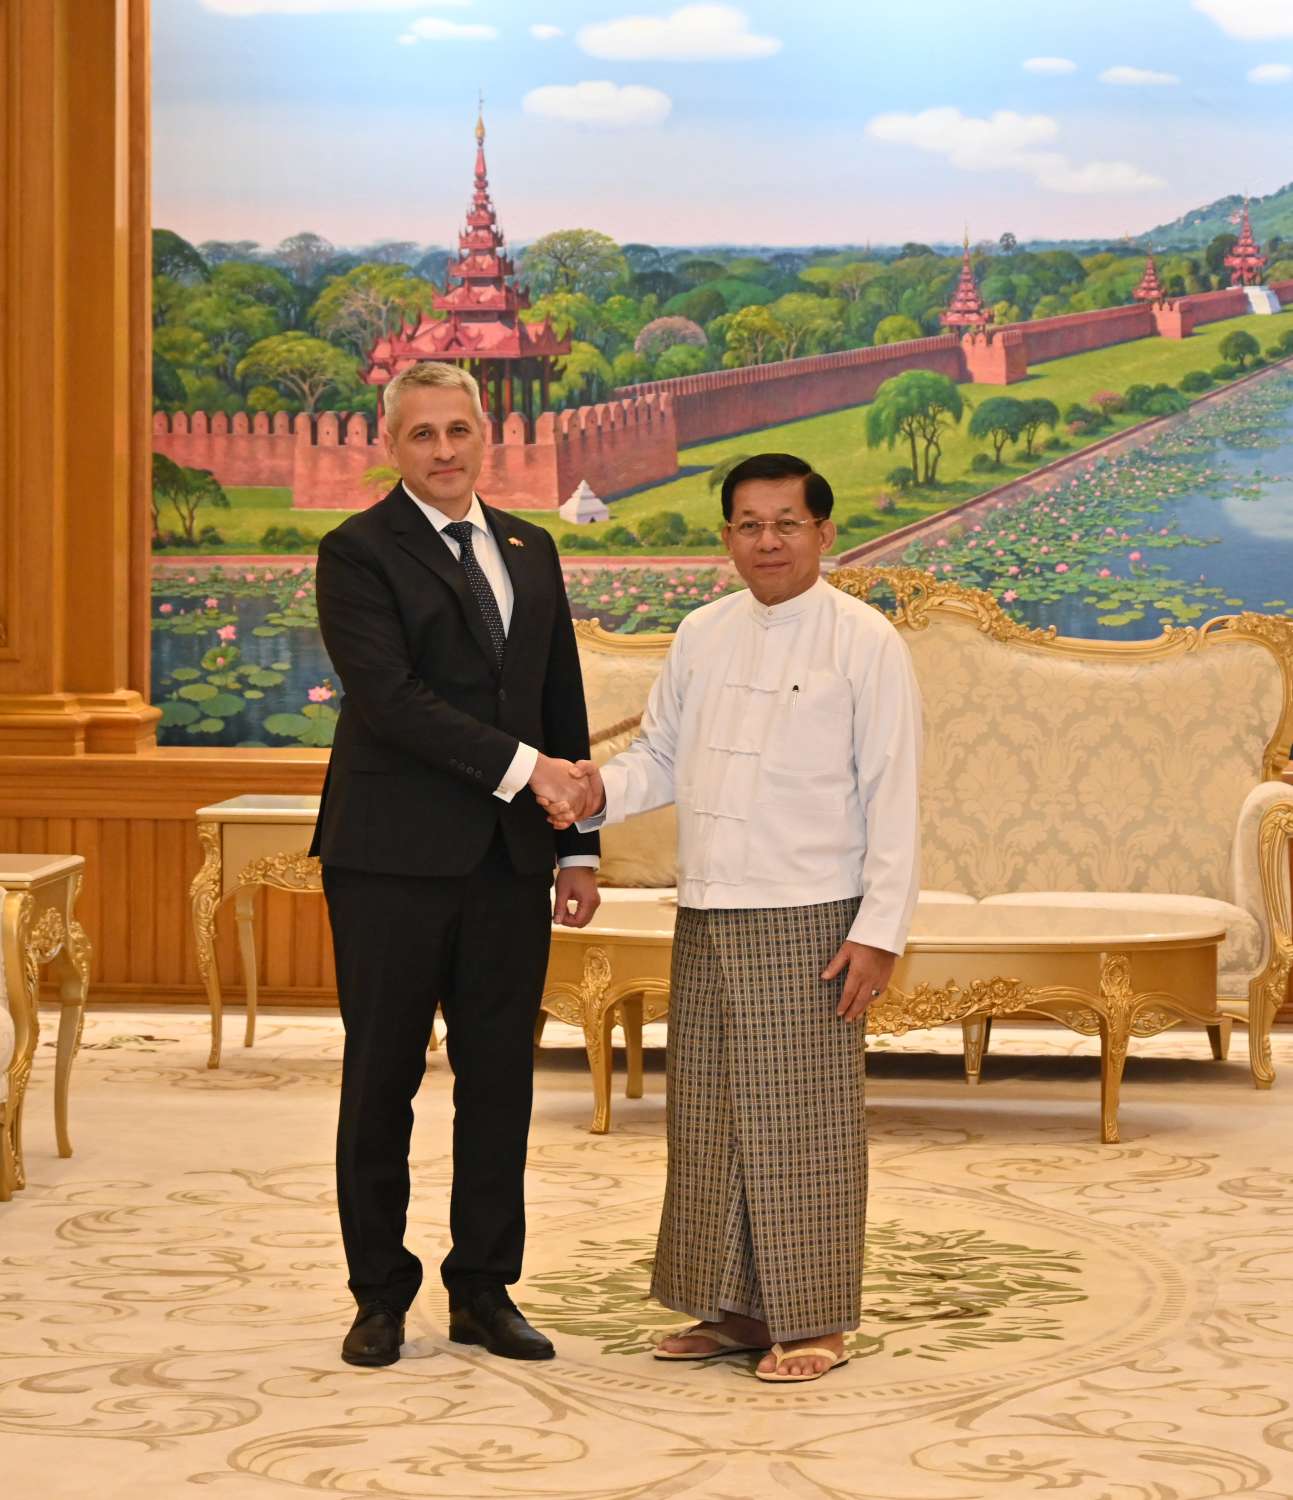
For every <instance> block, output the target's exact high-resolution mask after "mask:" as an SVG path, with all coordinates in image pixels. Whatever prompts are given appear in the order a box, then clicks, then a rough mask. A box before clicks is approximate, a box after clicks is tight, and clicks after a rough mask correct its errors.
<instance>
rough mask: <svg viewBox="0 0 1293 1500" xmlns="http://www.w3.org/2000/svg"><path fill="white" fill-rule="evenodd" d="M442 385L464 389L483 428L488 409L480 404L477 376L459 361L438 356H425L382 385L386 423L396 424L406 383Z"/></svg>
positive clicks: (391, 426) (409, 385)
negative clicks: (446, 359) (450, 362)
mask: <svg viewBox="0 0 1293 1500" xmlns="http://www.w3.org/2000/svg"><path fill="white" fill-rule="evenodd" d="M412 386H439V387H440V388H441V389H447V390H456V391H463V392H464V393H465V394H466V395H467V397H468V398H469V399H470V401H471V405H472V410H473V411H474V412H475V413H476V421H477V422H478V423H479V424H480V426H481V428H482V429H483V428H484V426H485V412H484V409H483V408H482V406H481V404H480V387H479V386H478V385H477V384H476V377H475V376H474V375H472V373H471V372H470V371H469V370H464V369H463V368H462V367H461V366H460V365H451V364H445V363H443V362H441V361H439V360H431V359H424V360H421V361H419V363H417V364H415V365H410V366H409V367H408V369H407V370H401V371H400V373H399V374H398V375H397V376H396V377H395V379H394V380H392V381H389V382H388V383H387V384H386V386H384V387H383V389H382V411H383V412H385V414H386V425H387V426H388V427H390V428H394V427H395V425H396V419H397V417H398V416H399V409H400V397H401V395H402V393H403V392H404V390H405V388H406V387H412Z"/></svg>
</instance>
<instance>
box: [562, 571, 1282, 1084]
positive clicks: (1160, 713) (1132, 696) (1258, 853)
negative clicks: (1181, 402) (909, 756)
mask: <svg viewBox="0 0 1293 1500" xmlns="http://www.w3.org/2000/svg"><path fill="white" fill-rule="evenodd" d="M829 582H830V583H832V584H833V585H834V586H835V587H837V588H842V589H845V590H847V591H848V592H849V593H851V594H853V595H855V596H856V597H858V598H861V599H864V600H866V601H867V602H868V603H871V604H873V605H875V607H878V608H883V609H884V610H885V613H886V614H888V615H889V617H890V618H891V619H892V620H893V621H894V623H895V624H896V625H897V626H898V628H899V629H900V630H901V631H902V632H903V635H904V638H905V639H906V641H907V644H908V645H909V647H910V648H911V653H912V659H913V661H914V663H915V667H916V673H917V676H918V678H919V680H920V685H921V691H922V696H923V700H924V712H925V742H926V749H925V761H924V768H923V775H922V879H921V885H922V900H926V901H942V902H956V903H964V904H974V903H980V902H982V903H988V904H998V903H1002V902H1012V901H1015V902H1023V903H1036V902H1038V901H1044V902H1046V903H1048V904H1059V905H1078V906H1084V907H1088V908H1106V909H1107V908H1122V909H1128V908H1130V909H1134V910H1137V911H1144V912H1146V913H1147V914H1150V915H1152V914H1154V913H1164V912H1171V913H1176V914H1187V915H1194V916H1199V917H1202V918H1208V919H1216V920H1217V921H1218V922H1219V923H1220V924H1221V925H1223V926H1224V927H1225V930H1226V939H1225V941H1224V943H1223V944H1222V946H1221V948H1220V950H1219V963H1218V1008H1219V1010H1220V1012H1221V1014H1222V1016H1223V1017H1225V1018H1227V1019H1226V1021H1224V1022H1223V1025H1222V1026H1220V1027H1212V1028H1210V1031H1211V1033H1212V1043H1213V1050H1214V1053H1215V1055H1217V1056H1218V1057H1224V1055H1225V1050H1226V1044H1227V1041H1228V1036H1229V1023H1230V1021H1231V1020H1234V1021H1240V1022H1242V1023H1244V1024H1246V1025H1247V1027H1248V1035H1249V1059H1250V1065H1251V1069H1252V1075H1253V1081H1254V1083H1255V1084H1256V1085H1257V1087H1259V1088H1268V1087H1269V1086H1270V1085H1271V1083H1272V1082H1273V1080H1274V1076H1275V1075H1274V1069H1273V1067H1272V1064H1271V1049H1270V1033H1271V1027H1272V1025H1273V1023H1274V1020H1275V1016H1276V1013H1277V1012H1278V1010H1279V1008H1280V1006H1281V1005H1282V1004H1283V1003H1284V999H1285V997H1286V995H1287V993H1288V984H1289V976H1290V972H1293V905H1291V901H1290V889H1289V851H1290V847H1293V786H1291V785H1289V784H1287V783H1285V782H1282V781H1280V780H1279V779H1278V778H1279V776H1280V774H1281V772H1282V771H1283V769H1284V768H1285V766H1286V764H1287V755H1288V751H1289V746H1290V742H1291V741H1293V620H1288V619H1283V618H1279V617H1271V616H1265V615H1259V614H1240V615H1230V616H1222V617H1219V618H1217V619H1214V620H1210V621H1208V622H1207V623H1206V624H1204V625H1202V626H1198V627H1194V626H1179V627H1171V628H1169V629H1167V630H1166V631H1165V632H1164V633H1163V634H1161V635H1159V636H1158V637H1157V638H1155V639H1153V640H1148V641H1103V640H1082V639H1077V638H1071V637H1064V636H1060V635H1058V634H1057V633H1056V632H1055V630H1054V628H1053V627H1052V628H1048V629H1045V630H1040V629H1031V628H1028V627H1026V626H1023V625H1020V624H1019V623H1017V622H1016V621H1014V620H1013V619H1012V618H1011V617H1010V616H1009V615H1007V614H1006V612H1005V611H1004V610H1003V609H1002V608H1001V607H1000V605H999V604H998V603H997V602H996V600H995V599H994V598H993V597H992V596H991V595H989V594H986V593H981V592H979V591H977V590H973V589H968V588H964V587H962V586H960V585H957V584H953V583H943V582H939V581H937V580H935V579H934V578H933V577H931V576H930V575H929V574H927V573H925V572H923V571H919V570H915V569H909V568H882V567H875V568H845V569H840V570H838V571H836V572H835V573H833V574H831V575H830V576H829ZM578 635H579V645H580V657H581V663H582V666H583V670H584V678H585V692H586V694H587V697H588V703H589V718H590V724H591V727H592V731H593V740H594V749H593V755H594V758H595V759H596V760H598V761H599V762H602V761H605V760H606V759H608V758H609V757H610V756H611V755H613V754H615V753H616V752H617V751H618V750H620V749H622V748H623V747H624V746H625V745H627V744H628V743H629V742H630V741H631V740H632V738H633V735H634V734H635V733H636V729H637V724H638V721H639V718H640V715H641V712H642V708H643V706H644V705H645V702H646V697H647V694H648V692H649V691H650V687H651V683H652V682H653V681H654V679H655V676H656V674H657V673H658V671H659V668H660V664H661V662H662V661H663V659H664V655H665V653H666V652H667V650H668V646H669V641H670V639H671V638H670V637H669V636H665V635H655V636H618V635H615V634H612V633H609V632H607V631H604V630H602V629H601V627H600V626H599V625H598V624H597V623H596V622H581V623H580V625H579V626H578ZM675 834H676V823H675V820H674V813H673V810H672V808H667V809H662V810H661V811H659V812H655V813H651V814H648V815H647V816H646V817H643V818H639V819H636V820H633V821H632V822H629V823H627V824H624V825H622V826H620V827H616V828H611V829H608V830H606V831H605V833H604V834H603V855H602V877H603V880H604V882H605V883H607V884H610V885H614V886H636V887H647V888H655V889H667V888H669V887H671V886H672V885H673V884H674V881H675V866H674V849H675V843H676V839H675ZM985 1041H986V1027H984V1026H982V1025H978V1026H976V1024H975V1023H973V1022H971V1023H970V1024H969V1025H968V1026H967V1028H966V1042H967V1055H969V1054H971V1053H973V1054H974V1055H975V1062H976V1067H975V1069H974V1072H975V1074H976V1075H977V1061H978V1057H979V1056H980V1055H981V1051H982V1047H983V1045H984V1043H985Z"/></svg>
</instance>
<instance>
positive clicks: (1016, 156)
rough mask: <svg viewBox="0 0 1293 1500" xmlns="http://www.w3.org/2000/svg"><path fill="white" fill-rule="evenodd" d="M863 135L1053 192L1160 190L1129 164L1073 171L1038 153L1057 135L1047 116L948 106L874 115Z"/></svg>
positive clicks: (1058, 156) (1056, 156) (1065, 162)
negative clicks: (1014, 176)
mask: <svg viewBox="0 0 1293 1500" xmlns="http://www.w3.org/2000/svg"><path fill="white" fill-rule="evenodd" d="M866 133H867V134H868V135H869V136H871V138H872V139H873V140H878V141H889V142H892V143H893V144H896V145H904V146H914V147H915V148H916V149H917V150H918V151H928V152H931V153H932V154H934V155H936V156H942V157H944V158H946V160H947V161H949V162H950V163H951V164H952V165H953V166H954V167H959V168H961V169H962V170H963V171H966V172H1002V171H1015V172H1023V173H1025V174H1026V175H1027V176H1029V177H1031V178H1032V179H1033V180H1034V181H1035V182H1036V183H1037V184H1038V185H1039V186H1040V187H1043V188H1048V189H1049V190H1050V191H1051V192H1054V193H1135V192H1143V191H1145V190H1146V189H1148V188H1156V187H1162V185H1163V184H1162V182H1161V180H1160V179H1159V178H1157V177H1154V176H1152V175H1151V174H1150V173H1148V172H1144V171H1142V170H1141V169H1140V168H1139V167H1137V166H1133V165H1132V163H1130V162H1124V161H1093V162H1087V163H1086V164H1085V165H1083V166H1075V165H1074V164H1073V163H1072V162H1071V161H1070V160H1069V159H1068V157H1067V156H1065V155H1064V154H1063V153H1062V152H1060V151H1053V150H1044V149H1042V148H1044V147H1049V146H1050V145H1052V143H1053V142H1054V141H1055V140H1056V139H1057V137H1058V136H1059V126H1058V125H1057V124H1056V122H1055V121H1054V120H1053V119H1052V118H1051V117H1050V116H1049V115H1019V114H1015V113H1014V111H1013V110H1008V109H999V110H996V111H995V112H994V113H993V114H992V115H991V116H990V117H989V118H987V119H978V118H976V117H975V116H973V115H963V114H962V113H961V111H960V110H959V109H954V108H951V107H950V106H949V107H944V108H941V109H927V110H923V111H922V112H921V113H920V114H918V115H904V114H888V115H876V116H875V118H874V119H872V120H870V121H868V123H867V127H866Z"/></svg>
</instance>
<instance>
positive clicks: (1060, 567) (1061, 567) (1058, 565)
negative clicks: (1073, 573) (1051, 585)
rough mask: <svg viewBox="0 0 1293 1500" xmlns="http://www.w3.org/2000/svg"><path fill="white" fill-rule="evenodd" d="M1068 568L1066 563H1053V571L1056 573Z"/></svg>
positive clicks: (1066, 570) (1063, 571) (1065, 571)
mask: <svg viewBox="0 0 1293 1500" xmlns="http://www.w3.org/2000/svg"><path fill="white" fill-rule="evenodd" d="M1068 570H1069V565H1068V563H1056V564H1055V571H1056V572H1057V573H1067V572H1068Z"/></svg>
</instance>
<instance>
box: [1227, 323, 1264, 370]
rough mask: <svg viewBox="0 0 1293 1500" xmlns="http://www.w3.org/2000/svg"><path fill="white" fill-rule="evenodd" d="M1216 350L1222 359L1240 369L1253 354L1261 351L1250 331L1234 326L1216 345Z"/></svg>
mask: <svg viewBox="0 0 1293 1500" xmlns="http://www.w3.org/2000/svg"><path fill="white" fill-rule="evenodd" d="M1217 352H1218V354H1220V355H1221V357H1222V359H1224V360H1229V362H1230V363H1231V364H1233V365H1238V366H1239V368H1240V369H1241V370H1242V369H1243V368H1244V367H1245V366H1246V364H1247V363H1248V361H1249V360H1250V359H1252V358H1253V357H1254V355H1257V354H1260V353H1261V352H1262V346H1261V345H1260V344H1259V343H1258V342H1257V340H1256V339H1255V338H1254V337H1253V336H1252V334H1251V333H1245V332H1244V330H1243V329H1242V328H1236V329H1235V330H1234V331H1233V332H1232V333H1228V334H1227V335H1226V336H1225V338H1223V339H1222V340H1221V342H1220V343H1219V344H1218V345H1217Z"/></svg>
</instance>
